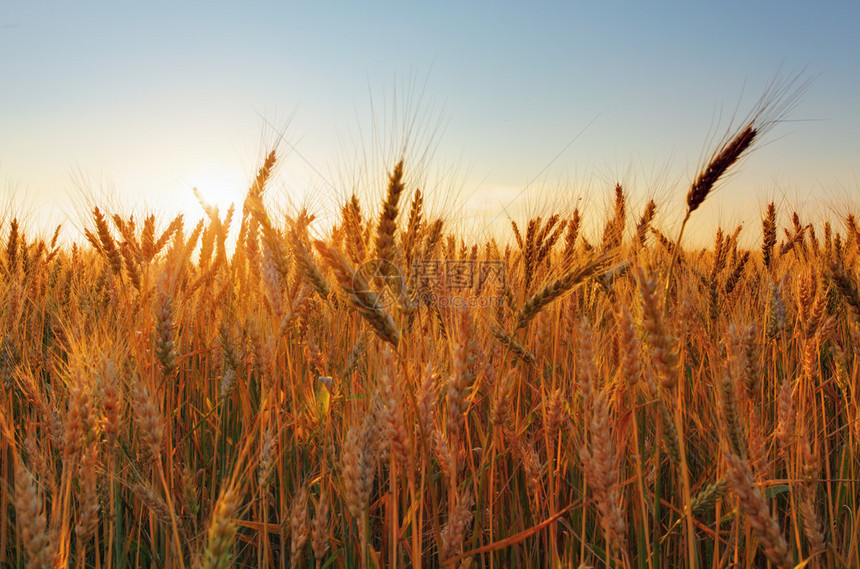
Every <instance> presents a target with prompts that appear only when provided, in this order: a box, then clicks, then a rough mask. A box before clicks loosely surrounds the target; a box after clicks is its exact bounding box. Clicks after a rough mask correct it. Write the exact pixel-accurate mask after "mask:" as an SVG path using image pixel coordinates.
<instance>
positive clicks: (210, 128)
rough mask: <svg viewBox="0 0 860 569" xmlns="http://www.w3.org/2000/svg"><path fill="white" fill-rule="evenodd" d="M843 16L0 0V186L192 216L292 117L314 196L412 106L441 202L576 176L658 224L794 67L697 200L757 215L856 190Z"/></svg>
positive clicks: (716, 217) (753, 218) (37, 208)
mask: <svg viewBox="0 0 860 569" xmlns="http://www.w3.org/2000/svg"><path fill="white" fill-rule="evenodd" d="M858 29H860V3H858V2H856V1H853V2H823V3H818V2H748V1H744V2H736V1H724V2H694V1H686V2H668V3H667V2H661V3H658V2H624V3H621V2H530V3H525V2H523V3H513V2H492V3H490V2H463V1H458V2H445V1H435V2H426V3H420V4H419V3H405V2H354V3H333V2H325V1H320V2H271V3H262V2H241V3H240V2H201V3H191V2H176V1H172V2H139V3H134V5H132V3H128V2H23V1H21V2H9V1H8V0H7V1H4V2H2V3H0V109H2V111H0V191H2V192H3V194H4V202H0V203H9V201H10V200H12V201H14V203H15V204H16V205H15V209H16V211H24V212H25V213H26V212H30V213H29V217H30V218H31V219H36V220H38V223H44V224H47V223H51V222H54V221H55V220H57V219H62V217H63V216H65V215H69V214H71V215H72V216H74V215H75V212H76V210H75V206H74V204H75V203H77V204H80V203H81V202H82V198H81V192H80V187H81V186H85V187H88V188H89V192H90V193H92V194H94V193H97V192H98V191H101V190H99V188H113V191H114V199H115V200H117V201H119V202H122V203H124V204H126V205H129V204H137V205H142V204H148V205H149V207H152V208H155V209H158V210H167V209H173V210H174V211H176V212H188V214H189V215H199V214H200V212H199V208H198V207H197V206H196V202H195V199H194V196H193V194H192V192H191V187H192V185H199V186H200V189H201V191H202V193H203V194H204V195H205V196H207V197H208V198H209V199H210V200H211V201H213V202H216V203H219V204H223V203H225V202H227V201H228V200H230V199H235V200H240V199H241V195H242V192H243V191H244V187H245V186H246V185H247V182H248V180H250V178H251V176H252V173H253V171H254V169H255V168H256V167H257V165H258V164H259V162H260V161H261V160H262V157H263V150H264V149H265V148H266V147H267V146H269V145H271V143H272V142H273V141H275V140H276V138H277V136H276V134H275V130H283V133H284V138H283V140H282V142H281V145H280V147H281V149H282V150H285V151H286V150H289V151H290V152H289V155H288V156H285V159H284V162H283V163H282V166H281V170H280V174H281V178H280V179H279V185H278V186H276V187H275V188H274V190H273V192H274V193H273V196H274V195H275V194H278V195H280V196H281V197H282V198H285V199H292V200H293V201H298V202H309V203H311V204H312V206H313V207H315V208H316V209H317V211H318V212H319V213H321V214H324V213H325V212H326V211H331V210H332V208H333V207H334V206H335V205H337V204H338V203H339V202H340V200H342V199H343V197H344V196H345V195H348V193H350V192H351V191H352V190H353V189H354V188H352V187H350V186H351V185H352V184H355V185H358V186H365V185H367V183H366V181H365V179H364V178H361V177H360V176H358V175H356V174H355V172H356V171H357V170H356V168H355V163H356V156H357V155H360V152H361V151H362V150H361V149H365V150H367V151H368V152H369V153H368V154H367V155H366V156H367V157H366V159H365V163H367V167H368V168H369V169H371V170H374V169H377V170H378V169H383V168H390V167H391V165H392V164H386V163H385V162H390V161H391V160H392V155H391V154H390V153H389V154H387V155H386V154H385V153H373V152H370V150H372V149H374V148H376V149H379V148H380V147H390V146H392V145H396V143H397V140H396V139H397V138H398V136H394V137H391V136H388V137H386V136H384V135H378V136H377V137H376V139H374V134H373V133H374V132H378V133H387V132H390V131H394V132H395V133H398V132H403V131H404V130H405V127H404V126H403V125H404V124H405V123H406V122H408V121H406V119H409V118H415V119H416V120H417V128H416V133H415V134H413V136H412V144H413V146H412V148H413V152H412V154H410V155H409V156H411V157H412V158H413V164H416V162H417V158H415V156H414V155H415V154H416V153H420V151H421V149H423V148H425V147H428V146H429V147H430V148H431V149H432V150H433V151H434V152H433V156H432V160H430V161H429V162H427V163H424V164H421V172H422V173H423V177H422V178H420V179H419V177H418V176H417V175H416V176H415V177H414V180H413V181H414V183H415V184H419V183H420V184H421V185H423V186H425V190H426V191H427V192H428V193H430V194H431V200H432V199H434V196H435V198H436V199H437V201H438V202H439V203H444V205H445V208H446V209H447V211H448V212H449V213H451V214H456V215H459V216H460V217H461V218H467V219H468V218H476V219H480V220H481V221H480V223H485V221H486V220H487V219H491V218H493V217H495V216H496V215H497V214H499V213H502V214H503V217H504V214H505V212H507V214H510V215H513V216H514V217H516V216H518V215H524V214H525V213H526V212H538V213H539V212H540V211H541V208H542V204H544V203H546V202H552V203H553V204H557V205H559V206H560V207H564V208H571V207H572V206H573V205H575V204H576V203H580V202H575V201H574V199H575V198H576V197H577V196H578V197H582V198H583V202H581V203H583V204H587V205H588V207H589V211H593V212H594V214H595V215H602V207H603V205H604V203H605V201H606V199H607V198H608V195H609V192H610V190H611V187H612V185H613V184H614V182H615V181H621V182H623V183H624V184H625V186H626V187H627V188H628V190H629V191H630V192H631V195H632V200H631V201H633V202H634V203H637V204H638V203H641V202H642V200H644V199H646V198H649V197H652V196H653V197H656V198H657V199H658V200H659V202H660V203H661V204H662V205H663V208H664V209H663V212H664V218H663V220H662V221H663V223H664V224H665V225H670V224H672V223H674V222H675V218H676V217H677V216H678V212H679V210H680V204H682V203H683V198H684V194H685V192H686V188H687V186H688V184H689V181H690V180H691V178H692V177H693V176H694V174H695V171H696V169H697V167H698V166H700V165H701V163H702V161H703V160H704V159H705V158H706V155H707V154H708V153H710V151H712V150H713V143H714V138H715V137H716V138H719V136H720V135H722V134H724V133H725V130H726V128H727V127H728V126H729V123H730V119H731V117H732V115H733V114H735V113H736V112H737V113H738V114H739V115H741V116H743V115H745V114H746V113H747V112H748V111H749V110H750V109H751V108H752V106H753V105H754V103H755V101H756V100H757V99H758V97H759V96H760V95H761V93H762V92H763V90H764V89H765V88H766V87H767V85H768V83H769V82H770V81H771V80H772V79H773V78H774V76H775V75H776V74H777V73H778V71H779V70H780V69H781V70H782V74H783V76H786V75H792V74H794V73H796V72H798V71H801V70H803V69H805V70H806V77H811V78H813V81H812V83H811V84H810V86H809V88H808V89H807V90H806V92H805V93H804V94H803V96H802V98H800V100H799V102H798V104H797V105H796V106H795V108H794V109H793V110H792V111H791V113H790V114H789V115H788V116H787V117H786V118H787V119H790V120H789V121H787V122H784V123H782V124H779V125H777V126H776V127H775V128H774V129H773V130H772V131H771V132H770V133H769V134H768V136H767V138H766V140H765V141H764V142H766V144H765V145H763V146H761V147H760V148H758V149H757V150H756V151H755V152H754V153H753V154H752V155H750V157H749V158H748V159H747V160H746V161H745V162H744V163H743V165H742V168H741V170H740V171H739V172H738V173H737V174H736V175H734V176H733V177H732V178H731V179H730V180H728V181H727V182H726V183H725V184H724V185H723V186H722V188H721V189H720V191H719V193H718V194H717V195H716V196H715V198H714V199H713V200H711V201H709V202H707V203H706V206H705V207H703V211H702V213H701V214H699V215H701V216H702V223H704V224H705V225H706V226H707V227H715V225H716V224H717V223H723V224H726V225H728V224H731V223H735V222H738V221H746V222H747V223H748V224H753V223H757V218H758V217H757V216H758V210H759V208H760V207H761V206H762V204H764V203H765V202H766V201H769V200H770V199H776V200H778V201H782V202H783V203H787V204H788V205H791V206H797V207H800V208H804V207H805V208H807V209H808V210H809V211H810V212H811V213H812V214H818V213H821V211H822V210H827V208H830V207H831V206H832V204H836V203H839V202H843V201H844V200H846V199H854V200H855V202H854V203H855V204H856V203H857V196H860V40H858ZM395 92H396V94H395ZM394 101H396V102H397V104H398V107H397V111H396V112H394V111H392V103H393V102H394ZM392 115H395V116H399V122H398V123H397V124H394V125H392V122H393V121H392V119H391V118H390V117H391V116H392ZM272 127H274V128H275V130H273V128H272ZM374 128H375V129H376V131H375V130H374ZM392 138H394V139H395V140H393V141H392ZM379 140H386V141H387V145H388V146H386V143H380V142H379ZM709 141H710V144H709ZM407 170H409V163H408V162H407ZM413 170H414V169H413ZM358 189H359V190H360V191H370V190H372V191H376V192H378V191H381V190H379V189H378V188H375V187H374V188H370V190H369V189H368V188H366V187H359V188H358ZM308 196H310V197H308ZM455 204H456V205H458V206H460V205H462V206H463V207H455ZM637 207H638V206H637ZM222 208H223V205H222ZM0 211H2V209H0ZM828 211H829V210H828ZM825 213H826V212H825ZM476 223H478V222H476ZM467 224H468V223H467ZM3 229H5V228H2V229H0V233H2V231H3ZM752 230H753V228H751V231H752Z"/></svg>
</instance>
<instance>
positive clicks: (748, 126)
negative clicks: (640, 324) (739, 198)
mask: <svg viewBox="0 0 860 569" xmlns="http://www.w3.org/2000/svg"><path fill="white" fill-rule="evenodd" d="M802 77H803V72H800V73H798V74H796V75H793V76H791V77H787V78H786V77H780V76H779V75H777V77H776V78H774V79H773V81H771V83H770V84H769V85H768V87H767V88H766V89H765V91H764V93H763V94H762V96H761V98H759V100H758V103H756V105H755V107H754V108H753V110H752V112H751V113H750V114H749V115H747V117H746V118H745V119H744V120H743V121H741V126H739V127H737V128H735V129H733V130H730V131H729V132H730V133H731V134H729V135H727V136H726V137H725V138H724V139H723V141H722V142H721V143H720V145H719V147H718V148H717V150H716V151H715V152H714V153H713V154H712V155H711V158H710V159H709V161H708V163H707V165H706V166H705V167H704V168H702V169H701V170H700V171H699V173H698V175H697V176H696V178H695V179H694V180H693V183H692V184H691V185H690V189H689V191H687V211H686V213H685V214H684V220H683V221H682V222H681V229H680V231H679V232H678V239H677V240H676V241H675V243H676V244H677V245H678V246H679V247H680V245H681V239H682V238H683V236H684V229H685V228H686V227H687V222H688V221H689V220H690V216H691V215H692V214H693V212H694V211H696V210H697V209H699V206H701V205H702V203H704V201H705V199H707V197H708V196H709V195H710V194H711V192H713V190H714V188H715V187H716V185H717V182H719V181H720V179H721V178H723V176H724V175H725V174H726V172H728V170H729V169H730V168H731V167H732V166H734V165H735V164H737V163H738V162H739V161H740V160H741V159H742V158H743V157H744V156H745V155H746V154H748V153H749V150H750V149H751V148H752V147H753V143H755V142H756V141H757V140H760V139H761V137H762V135H763V134H765V133H766V132H768V131H769V130H770V129H772V128H773V127H774V126H775V125H776V124H777V123H779V122H780V121H782V120H783V118H784V117H785V115H786V114H788V113H789V112H790V111H791V110H792V109H793V108H794V106H795V105H796V104H797V101H798V99H799V98H800V96H801V95H802V94H803V92H804V91H805V90H806V88H807V87H808V86H809V80H808V79H802ZM677 256H678V254H677V250H676V252H675V254H674V255H673V256H672V262H671V263H670V264H669V271H668V273H667V275H666V289H667V291H668V289H669V286H671V282H672V270H673V269H674V267H675V261H676V260H677ZM666 298H667V299H668V298H669V295H666Z"/></svg>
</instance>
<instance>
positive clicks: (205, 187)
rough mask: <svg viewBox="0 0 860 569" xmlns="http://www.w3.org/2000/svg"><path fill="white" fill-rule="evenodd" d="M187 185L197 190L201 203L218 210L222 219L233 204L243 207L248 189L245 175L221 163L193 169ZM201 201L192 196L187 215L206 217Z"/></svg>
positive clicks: (187, 178)
mask: <svg viewBox="0 0 860 569" xmlns="http://www.w3.org/2000/svg"><path fill="white" fill-rule="evenodd" d="M186 184H187V186H189V187H190V188H196V189H197V192H196V193H197V194H198V195H199V199H200V201H202V202H205V204H206V205H207V206H211V207H213V208H217V209H218V212H219V215H221V216H222V217H223V216H224V214H225V213H226V212H227V209H228V208H229V207H230V205H231V204H235V205H236V207H240V206H241V203H242V200H244V199H245V193H246V192H247V189H248V188H247V186H248V181H247V180H246V176H245V174H243V173H242V172H241V171H240V170H239V169H237V168H232V167H230V166H227V165H225V164H222V163H220V162H209V163H206V164H201V165H200V166H197V167H195V168H193V169H192V170H191V172H190V173H189V174H188V175H187V176H186ZM200 201H198V199H195V197H194V195H191V196H190V197H189V199H188V204H189V205H188V207H187V213H189V214H190V215H192V216H193V217H202V216H203V215H205V214H204V209H203V207H201V206H202V205H203V204H201V203H200Z"/></svg>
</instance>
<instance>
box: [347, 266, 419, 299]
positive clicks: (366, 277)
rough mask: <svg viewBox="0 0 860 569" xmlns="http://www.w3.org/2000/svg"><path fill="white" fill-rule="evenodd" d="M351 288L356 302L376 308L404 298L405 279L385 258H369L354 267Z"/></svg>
mask: <svg viewBox="0 0 860 569" xmlns="http://www.w3.org/2000/svg"><path fill="white" fill-rule="evenodd" d="M352 288H353V290H355V295H354V296H355V300H356V301H357V302H358V303H360V304H364V305H365V307H366V308H371V309H374V310H378V309H380V308H388V307H389V306H392V305H394V304H396V303H398V302H400V301H402V300H403V299H404V298H405V296H406V279H404V278H403V273H402V272H400V269H399V268H397V265H395V264H394V263H392V262H390V261H386V260H385V259H371V260H369V261H365V262H363V263H362V264H361V265H359V266H358V267H357V268H356V270H355V277H353V279H352Z"/></svg>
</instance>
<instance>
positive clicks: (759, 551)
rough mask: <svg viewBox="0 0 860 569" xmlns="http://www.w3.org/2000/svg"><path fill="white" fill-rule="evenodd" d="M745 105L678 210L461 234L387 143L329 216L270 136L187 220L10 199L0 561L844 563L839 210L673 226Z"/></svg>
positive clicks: (847, 379) (845, 329)
mask: <svg viewBox="0 0 860 569" xmlns="http://www.w3.org/2000/svg"><path fill="white" fill-rule="evenodd" d="M758 118H759V117H758V116H756V117H755V118H754V119H753V120H751V121H750V122H748V123H746V124H744V125H743V126H742V128H740V129H738V130H737V131H736V133H735V134H734V135H733V136H730V137H729V138H728V139H727V140H726V142H725V143H724V144H722V145H721V146H720V147H719V148H718V149H717V151H716V152H715V153H714V155H713V156H712V158H711V160H710V161H709V162H708V164H707V165H706V166H705V167H704V168H703V169H702V171H701V173H700V174H699V175H698V176H697V177H696V178H695V179H694V180H693V182H692V183H691V185H690V190H689V192H688V194H687V196H686V204H685V208H686V216H685V218H684V224H683V225H682V227H681V230H680V232H679V234H678V235H667V232H666V231H664V230H661V229H660V227H661V224H660V223H658V221H659V213H660V212H659V211H658V208H657V206H656V204H655V203H654V202H653V201H652V202H648V204H647V205H646V207H645V208H644V211H642V212H641V213H640V212H632V211H629V208H628V204H627V193H626V191H625V189H624V188H622V187H621V186H620V185H619V186H617V187H615V188H614V190H612V189H611V188H609V189H608V190H609V191H611V192H613V193H612V194H611V196H612V200H613V202H612V203H613V206H612V208H611V209H610V210H609V211H608V212H607V213H606V214H605V217H604V219H603V220H602V221H600V223H599V226H601V227H602V231H597V232H592V233H593V234H589V235H587V234H586V233H587V232H586V231H585V229H584V228H585V227H586V225H587V224H586V221H589V220H587V219H585V215H584V212H580V211H579V210H574V211H572V212H568V213H565V214H564V215H562V214H561V213H559V214H552V215H547V216H543V217H534V218H532V219H530V220H528V222H527V224H521V225H518V224H517V223H515V222H511V226H510V233H509V234H508V235H507V236H506V239H499V240H496V239H488V240H485V241H482V242H472V241H470V239H469V237H468V236H467V235H462V234H457V233H455V232H452V231H449V230H448V228H447V226H446V220H445V219H437V218H432V217H429V216H428V215H427V213H426V211H425V206H424V202H423V200H424V196H423V195H422V192H421V190H420V189H416V188H407V187H406V186H405V185H404V176H405V173H404V171H405V169H407V168H408V166H409V165H408V164H404V163H403V162H400V163H398V164H396V165H391V166H390V167H391V171H390V176H389V180H388V186H387V190H386V194H385V198H384V200H383V203H382V204H381V206H380V207H378V208H374V210H375V211H368V210H366V209H365V207H366V206H365V205H364V204H362V203H360V201H359V200H358V199H357V198H355V197H353V198H352V199H350V200H347V201H346V203H344V204H343V206H342V208H341V210H340V212H339V218H338V221H337V223H335V224H334V226H333V227H331V228H329V229H325V230H324V231H323V230H320V229H318V228H316V227H315V222H316V220H315V219H314V216H313V215H311V214H309V213H308V212H307V211H305V210H300V211H297V212H296V213H295V215H292V216H289V217H285V216H280V217H278V216H275V215H273V214H271V213H270V211H268V209H267V206H266V200H265V199H264V198H265V194H266V189H267V183H268V181H269V177H270V173H271V171H272V168H273V167H274V166H275V164H276V160H277V157H276V154H275V152H272V153H270V154H269V155H268V156H267V157H266V159H265V161H264V163H263V165H262V166H261V168H260V169H259V173H258V175H257V177H256V179H255V180H254V181H253V183H252V184H251V185H250V189H249V190H248V192H247V197H246V199H245V201H244V203H243V204H242V208H241V210H240V209H238V208H237V209H235V210H234V209H231V210H229V211H228V212H226V213H225V214H224V215H222V214H221V213H219V212H218V211H217V210H215V209H214V208H208V209H207V214H208V217H207V218H206V219H205V221H201V222H200V223H198V224H197V225H196V226H194V227H188V226H186V225H185V224H184V223H183V219H182V217H181V216H180V217H177V218H175V219H173V220H162V219H158V218H157V217H156V216H155V215H151V216H148V217H145V218H143V219H134V218H133V217H123V216H121V215H119V214H117V213H114V212H109V211H102V210H101V209H99V208H95V209H94V210H93V211H92V217H91V219H90V220H89V221H88V222H87V229H85V231H84V237H85V239H81V241H80V243H78V244H70V245H60V244H59V243H58V235H59V228H58V231H57V233H55V234H54V235H53V238H52V239H41V238H30V237H29V236H27V235H25V234H24V232H23V229H22V226H21V225H20V224H19V220H18V219H5V220H3V224H2V226H0V234H2V235H3V241H4V243H5V248H4V251H3V252H2V262H0V298H2V304H0V307H2V310H0V317H2V328H0V380H2V381H0V456H2V463H0V464H2V466H0V488H2V498H0V567H16V568H17V567H26V568H38V567H59V566H62V567H75V568H84V567H95V568H106V569H107V568H122V567H169V568H186V567H317V568H324V567H392V568H393V567H457V568H460V567H463V568H465V567H498V568H502V567H624V568H633V567H637V568H648V569H653V568H656V567H702V568H708V567H714V568H718V567H766V566H772V567H779V568H789V567H795V566H798V564H800V566H806V567H846V568H852V567H854V568H856V567H858V566H860V550H858V549H860V538H858V536H860V507H858V506H860V504H858V501H860V415H858V405H860V399H858V388H860V227H858V223H857V217H856V215H855V214H854V212H844V215H842V216H840V217H838V218H834V219H832V220H830V221H828V222H825V223H823V224H822V225H821V226H819V227H814V226H813V225H812V224H809V223H806V222H805V221H804V220H803V219H801V218H800V216H799V215H798V214H796V213H795V214H793V215H791V212H789V211H778V208H777V207H775V205H774V204H773V203H771V204H770V205H769V206H767V207H766V208H765V209H764V211H763V212H762V216H761V227H760V233H759V228H752V229H750V228H747V229H746V232H747V234H748V235H749V234H750V233H754V234H755V235H754V237H755V242H756V243H757V245H756V246H755V247H753V248H751V249H748V248H744V247H742V246H741V244H740V239H739V236H740V233H741V228H740V227H738V228H737V229H735V228H727V229H726V230H722V229H721V230H719V231H718V232H717V233H716V235H715V236H714V238H713V245H712V246H711V247H708V248H707V249H693V248H689V247H684V243H683V234H684V229H683V228H684V227H686V226H687V222H688V221H689V222H690V223H696V217H695V215H694V212H695V211H696V210H697V209H698V208H699V206H700V205H701V204H702V203H703V202H704V201H705V200H706V199H707V197H708V195H709V194H710V192H711V191H712V190H713V188H714V186H715V184H716V183H717V182H718V181H719V179H720V178H721V176H723V174H724V173H725V172H726V171H728V170H729V169H731V168H732V166H733V165H734V164H735V163H736V162H737V161H738V160H739V159H741V158H742V157H743V155H744V154H745V153H746V152H748V150H749V148H750V147H751V146H752V145H753V143H754V142H756V140H757V138H756V137H757V136H758V135H759V134H760V122H756V120H757V119H758ZM781 219H785V220H787V222H786V223H785V224H784V225H785V227H784V228H783V227H782V225H783V224H780V223H779V220H781ZM231 227H232V228H233V229H234V230H236V229H238V235H239V237H238V242H237V243H236V245H235V248H234V247H232V246H230V245H229V244H228V233H229V231H230V229H231ZM317 237H321V238H317ZM507 238H509V239H507ZM803 564H805V565H803Z"/></svg>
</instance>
